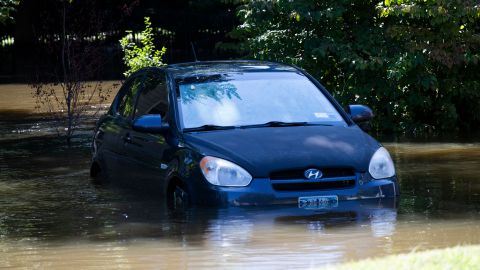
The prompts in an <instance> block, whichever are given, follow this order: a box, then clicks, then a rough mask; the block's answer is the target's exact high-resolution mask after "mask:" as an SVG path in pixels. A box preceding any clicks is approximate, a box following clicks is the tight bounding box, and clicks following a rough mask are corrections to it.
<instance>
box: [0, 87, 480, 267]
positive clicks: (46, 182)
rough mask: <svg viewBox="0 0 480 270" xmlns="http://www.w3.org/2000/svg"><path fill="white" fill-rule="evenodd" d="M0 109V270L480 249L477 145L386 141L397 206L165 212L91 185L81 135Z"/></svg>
mask: <svg viewBox="0 0 480 270" xmlns="http://www.w3.org/2000/svg"><path fill="white" fill-rule="evenodd" d="M0 92H1V91H0ZM5 106H6V105H4V107H3V108H0V257H1V259H0V268H3V267H12V268H22V267H25V268H34V267H36V268H49V269H55V268H67V269H75V268H82V269H97V268H98V269H125V268H126V269H130V268H141V269H143V268H147V269H148V268H150V269H151V268H154V269H158V268H160V269H173V268H178V267H180V268H186V267H189V268H190V267H196V268H225V267H229V268H247V267H248V268H262V269H263V268H266V269H279V268H285V267H298V268H314V267H317V266H322V265H325V264H328V263H340V262H345V261H348V260H359V259H364V258H368V257H378V256H384V255H389V254H396V253H405V252H411V251H412V250H425V249H433V248H443V247H450V246H455V245H466V244H480V233H479V232H480V222H479V221H480V180H479V177H478V175H479V173H480V143H478V142H472V143H425V142H422V143H404V142H402V143H385V146H386V147H387V148H388V149H389V150H390V152H391V154H392V156H393V158H394V160H395V162H396V166H397V172H398V175H399V178H400V185H401V191H402V196H401V197H400V199H399V200H398V201H392V200H383V201H381V200H380V201H379V200H373V201H371V200H369V201H362V202H358V203H352V204H351V205H346V206H344V207H342V208H341V209H336V210H333V211H324V210H322V211H301V210H299V209H297V208H296V207H295V206H286V207H261V208H260V207H248V208H227V209H205V208H201V209H189V210H187V211H185V212H172V211H169V210H168V209H167V208H166V207H165V205H164V203H163V201H162V200H161V199H160V198H158V197H156V196H151V195H148V196H147V195H145V194H142V193H138V192H133V191H131V190H126V189H121V188H115V187H108V188H104V187H96V186H94V185H92V184H91V181H90V178H89V176H88V166H89V159H90V153H89V139H88V135H89V132H90V131H89V129H88V128H87V129H86V130H84V131H82V132H80V136H79V138H78V139H76V140H75V141H74V144H73V145H72V147H70V148H69V147H66V146H64V144H63V142H62V141H59V140H58V139H56V138H55V137H54V136H51V130H49V128H50V127H49V125H50V124H49V122H48V121H46V120H42V118H41V117H40V116H39V115H32V114H31V112H30V111H28V110H26V111H25V112H24V115H23V116H22V115H21V114H19V113H21V112H19V111H16V112H13V111H12V110H7V109H6V107H5ZM2 109H3V114H2ZM7 113H10V114H12V113H17V114H16V117H8V114H7ZM39 117H40V118H39ZM2 119H3V120H2ZM18 130H23V132H18Z"/></svg>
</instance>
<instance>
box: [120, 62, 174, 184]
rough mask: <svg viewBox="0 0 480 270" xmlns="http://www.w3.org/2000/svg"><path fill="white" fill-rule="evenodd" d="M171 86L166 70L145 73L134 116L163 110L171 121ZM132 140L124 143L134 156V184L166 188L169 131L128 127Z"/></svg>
mask: <svg viewBox="0 0 480 270" xmlns="http://www.w3.org/2000/svg"><path fill="white" fill-rule="evenodd" d="M168 108H169V103H168V90H167V84H166V77H165V74H164V73H163V72H162V71H159V70H155V71H149V72H148V73H146V74H145V79H144V84H143V87H142V90H141V91H140V93H139V95H138V99H137V102H136V107H135V113H134V118H137V117H140V116H142V115H146V114H160V115H161V116H162V123H168V111H169V110H168ZM127 135H128V136H129V138H130V139H129V140H128V141H127V142H126V143H125V144H124V145H123V147H124V152H125V155H126V156H128V158H129V159H130V162H131V163H130V164H129V168H130V169H129V173H130V180H129V181H131V183H130V185H132V186H135V187H138V188H139V189H145V190H149V191H153V192H155V191H158V192H160V191H161V190H162V188H161V187H162V184H163V183H162V181H163V180H164V177H165V172H166V164H165V163H164V161H163V153H164V151H165V149H166V148H167V147H168V144H167V141H166V136H168V134H153V133H148V132H140V131H136V130H134V129H130V130H129V131H128V134H127Z"/></svg>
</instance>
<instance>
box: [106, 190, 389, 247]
mask: <svg viewBox="0 0 480 270" xmlns="http://www.w3.org/2000/svg"><path fill="white" fill-rule="evenodd" d="M137 196H139V197H140V196H141V194H138V195H137ZM130 197H131V196H130ZM397 208H398V200H396V199H395V198H392V199H367V200H352V201H341V202H339V204H338V207H335V208H332V209H317V210H307V209H299V208H298V207H296V206H284V205H283V206H278V205H268V206H257V207H228V208H211V207H209V208H198V207H197V208H189V209H186V210H185V211H169V210H168V209H166V205H165V204H163V203H159V202H158V201H155V200H147V201H145V200H143V198H142V199H141V201H135V200H133V201H132V200H129V203H128V204H125V205H123V206H122V205H116V209H117V211H119V212H121V213H123V215H121V216H119V220H118V221H117V222H113V223H112V224H115V225H114V226H113V228H112V230H114V231H116V232H117V233H119V234H121V235H122V237H125V238H129V237H134V238H138V237H146V238H170V239H177V238H179V239H181V241H182V242H183V241H187V242H189V243H190V242H191V243H194V244H201V243H202V242H203V241H213V242H215V241H218V240H219V239H220V240H222V239H223V238H227V239H225V241H233V242H242V241H246V242H251V241H252V239H249V237H253V236H252V234H256V235H258V234H265V237H267V238H268V239H271V240H269V241H273V238H274V234H275V233H276V232H275V230H279V229H280V230H281V228H284V227H285V226H306V229H307V230H311V231H328V230H329V229H335V230H336V229H340V228H344V227H345V228H349V230H348V233H352V231H355V230H356V229H359V228H362V233H365V232H367V236H368V235H370V236H371V237H384V236H390V235H392V234H393V233H394V232H395V229H396V223H397ZM124 216H128V218H127V219H125V218H124ZM365 226H366V227H365ZM355 228H356V229H355ZM364 229H366V231H365V230H364ZM368 231H370V233H368ZM290 233H294V232H290ZM296 233H298V235H297V236H301V235H304V229H302V230H300V231H298V232H296ZM286 235H288V234H286ZM286 235H283V236H282V237H287V236H286ZM364 236H365V235H364ZM292 237H295V234H293V235H292ZM348 239H349V238H348ZM336 244H339V243H338V242H337V243H336Z"/></svg>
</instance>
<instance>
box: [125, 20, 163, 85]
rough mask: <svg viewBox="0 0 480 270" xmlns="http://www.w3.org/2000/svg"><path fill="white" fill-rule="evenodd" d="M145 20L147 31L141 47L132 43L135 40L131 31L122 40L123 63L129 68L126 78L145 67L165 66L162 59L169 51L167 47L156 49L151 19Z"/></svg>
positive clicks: (142, 34)
mask: <svg viewBox="0 0 480 270" xmlns="http://www.w3.org/2000/svg"><path fill="white" fill-rule="evenodd" d="M144 20H145V30H143V31H142V33H141V39H140V43H141V45H142V46H141V47H139V46H138V45H137V44H135V43H134V42H132V41H130V40H131V39H133V36H132V32H131V31H127V33H128V34H127V35H126V36H124V37H123V38H122V39H121V40H120V45H121V46H122V50H123V53H124V56H123V61H124V63H125V65H126V66H127V71H125V72H124V73H123V74H124V75H125V77H128V76H130V75H131V74H132V73H134V72H135V71H137V70H139V69H141V68H144V67H161V66H164V65H165V64H164V63H163V61H162V58H163V56H164V55H165V53H166V52H167V49H166V48H165V47H162V49H161V50H157V49H156V48H155V45H154V44H153V41H154V37H153V29H152V23H151V22H150V18H149V17H145V19H144Z"/></svg>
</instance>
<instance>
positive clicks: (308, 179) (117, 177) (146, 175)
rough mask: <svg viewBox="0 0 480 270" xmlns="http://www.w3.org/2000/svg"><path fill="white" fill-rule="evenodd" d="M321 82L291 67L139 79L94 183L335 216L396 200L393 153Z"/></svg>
mask: <svg viewBox="0 0 480 270" xmlns="http://www.w3.org/2000/svg"><path fill="white" fill-rule="evenodd" d="M372 116H373V114H372V112H371V110H370V109H369V108H368V107H365V106H362V105H350V106H348V107H347V111H344V110H343V109H342V108H341V107H340V105H339V104H338V103H337V102H336V101H335V100H334V99H333V97H332V96H331V95H330V94H329V93H328V92H327V91H326V90H325V88H324V87H323V86H322V85H320V84H319V83H318V82H317V81H316V80H315V79H313V78H312V77H311V76H309V75H308V74H306V73H305V72H303V71H301V70H299V69H297V68H295V67H292V66H288V65H283V64H277V63H269V62H258V61H225V62H196V63H186V64H176V65H170V66H167V67H165V68H147V69H143V70H141V71H139V72H137V73H135V74H133V75H132V76H131V77H130V78H128V79H127V80H126V82H125V83H124V84H123V86H122V88H121V89H120V91H119V92H118V94H117V96H116V97H115V99H114V101H113V103H112V106H111V107H110V110H109V111H108V113H107V114H106V115H105V116H103V117H102V118H101V119H100V120H99V121H98V123H97V127H96V129H95V136H94V139H93V159H92V166H91V174H92V176H93V177H95V179H96V180H98V181H104V182H107V181H115V182H119V183H120V184H122V185H128V186H135V187H138V188H143V189H146V190H149V191H152V192H158V193H159V194H163V195H164V196H165V198H167V200H168V201H169V202H170V203H171V204H172V205H178V204H183V203H186V202H188V203H191V204H196V205H237V206H239V205H271V204H297V205H298V207H300V208H306V209H322V208H336V207H339V203H340V202H342V201H351V200H357V199H367V198H392V197H395V196H397V195H398V194H399V190H398V184H397V180H396V176H395V168H394V165H393V162H392V159H391V158H390V155H389V154H388V152H387V150H385V148H383V147H382V146H381V145H380V144H379V143H378V142H377V141H375V140H374V139H373V138H371V137H370V136H368V135H367V134H366V133H364V132H363V131H362V130H361V129H360V128H359V127H358V125H357V124H356V123H364V122H367V121H368V120H370V119H371V118H372Z"/></svg>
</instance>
